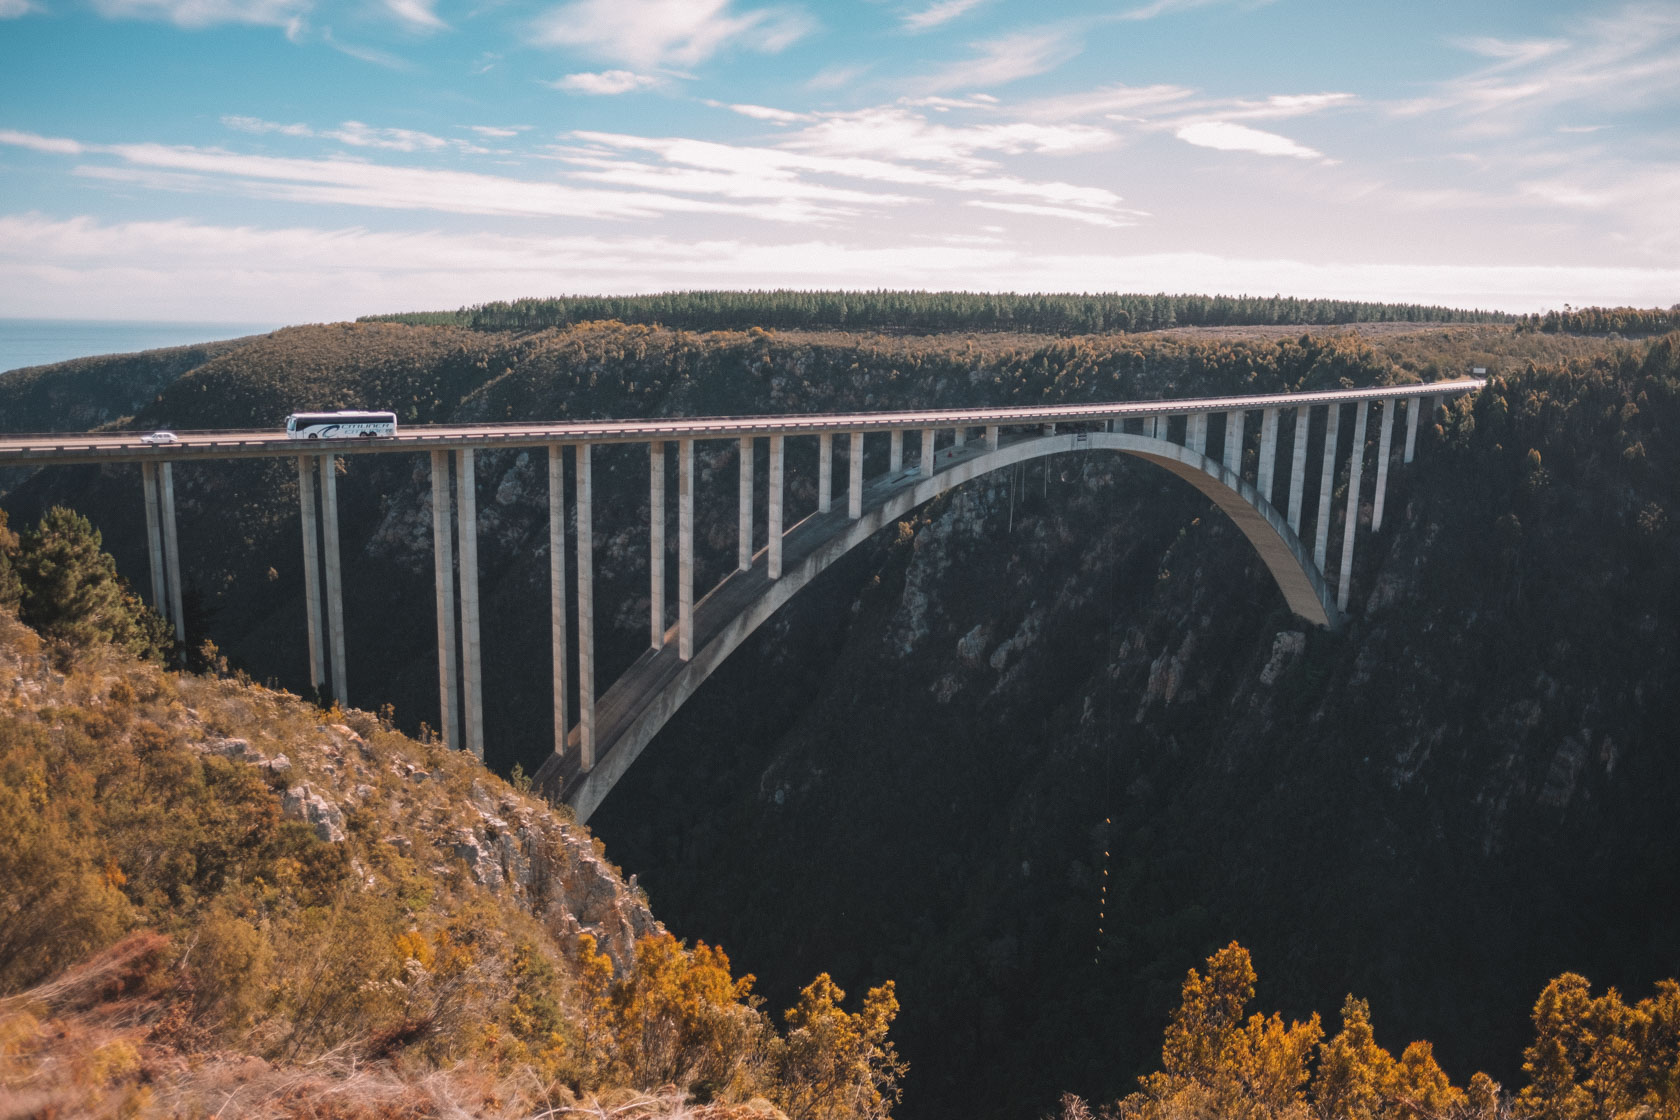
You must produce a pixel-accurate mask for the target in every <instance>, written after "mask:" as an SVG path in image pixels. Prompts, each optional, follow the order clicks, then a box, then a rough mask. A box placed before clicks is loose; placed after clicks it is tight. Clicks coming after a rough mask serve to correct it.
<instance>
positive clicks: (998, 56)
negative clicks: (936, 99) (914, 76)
mask: <svg viewBox="0 0 1680 1120" xmlns="http://www.w3.org/2000/svg"><path fill="white" fill-rule="evenodd" d="M969 45H970V46H971V47H973V48H974V50H975V52H976V53H975V55H974V57H973V58H966V59H963V60H961V61H959V62H953V63H950V64H948V65H945V66H941V67H939V68H937V69H935V70H934V71H933V72H932V73H930V74H928V75H927V76H926V77H925V78H923V79H921V80H920V81H919V82H917V83H916V85H917V86H919V87H920V88H921V89H922V90H924V91H926V92H930V93H936V92H939V91H941V90H948V89H980V88H982V87H985V86H1001V85H1006V84H1008V83H1010V82H1013V81H1017V80H1019V79H1021V78H1030V77H1032V76H1033V75H1034V74H1042V73H1044V72H1045V71H1047V70H1054V69H1055V68H1056V67H1058V66H1060V65H1061V64H1062V63H1064V62H1066V61H1067V60H1068V59H1070V58H1072V57H1073V56H1074V55H1076V54H1078V53H1079V42H1078V40H1077V39H1076V38H1074V37H1073V36H1070V35H1067V34H1065V33H1063V32H1059V31H1023V32H1020V33H1018V34H1014V35H1005V36H1003V37H1002V38H999V39H989V40H987V41H985V42H980V43H971V44H969Z"/></svg>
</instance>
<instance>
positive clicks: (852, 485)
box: [846, 432, 863, 521]
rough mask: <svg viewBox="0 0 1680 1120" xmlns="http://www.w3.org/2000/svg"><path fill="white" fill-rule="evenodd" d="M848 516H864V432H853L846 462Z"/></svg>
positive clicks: (853, 517) (854, 519)
mask: <svg viewBox="0 0 1680 1120" xmlns="http://www.w3.org/2000/svg"><path fill="white" fill-rule="evenodd" d="M846 466H847V467H848V468H849V470H848V474H849V476H850V477H849V478H848V479H847V482H846V516H847V517H849V518H851V519H852V520H853V521H856V520H857V519H858V518H860V517H862V516H863V433H862V432H853V433H852V448H851V455H850V457H849V458H848V460H847V462H846Z"/></svg>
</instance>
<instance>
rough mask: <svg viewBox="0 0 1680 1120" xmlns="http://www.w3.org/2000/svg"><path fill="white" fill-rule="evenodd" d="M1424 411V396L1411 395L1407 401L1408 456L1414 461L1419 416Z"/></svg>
mask: <svg viewBox="0 0 1680 1120" xmlns="http://www.w3.org/2000/svg"><path fill="white" fill-rule="evenodd" d="M1422 412H1423V398H1422V397H1410V398H1408V399H1407V401H1406V458H1405V461H1406V462H1408V463H1410V462H1411V461H1412V454H1413V452H1415V451H1416V450H1417V430H1418V416H1419V415H1420V414H1421V413H1422Z"/></svg>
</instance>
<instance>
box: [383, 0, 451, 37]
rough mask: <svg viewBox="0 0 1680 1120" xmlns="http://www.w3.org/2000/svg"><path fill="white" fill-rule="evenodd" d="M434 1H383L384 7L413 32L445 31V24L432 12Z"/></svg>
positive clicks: (446, 26)
mask: <svg viewBox="0 0 1680 1120" xmlns="http://www.w3.org/2000/svg"><path fill="white" fill-rule="evenodd" d="M434 3H435V0H385V7H386V9H387V10H388V11H390V13H391V14H392V15H394V16H396V17H397V18H398V19H399V20H401V21H402V22H403V23H405V24H407V25H408V26H409V27H410V28H412V29H413V30H415V31H446V30H448V28H449V25H448V24H447V23H444V22H443V20H441V19H439V18H438V14H437V12H435V11H433V10H432V8H433V4H434Z"/></svg>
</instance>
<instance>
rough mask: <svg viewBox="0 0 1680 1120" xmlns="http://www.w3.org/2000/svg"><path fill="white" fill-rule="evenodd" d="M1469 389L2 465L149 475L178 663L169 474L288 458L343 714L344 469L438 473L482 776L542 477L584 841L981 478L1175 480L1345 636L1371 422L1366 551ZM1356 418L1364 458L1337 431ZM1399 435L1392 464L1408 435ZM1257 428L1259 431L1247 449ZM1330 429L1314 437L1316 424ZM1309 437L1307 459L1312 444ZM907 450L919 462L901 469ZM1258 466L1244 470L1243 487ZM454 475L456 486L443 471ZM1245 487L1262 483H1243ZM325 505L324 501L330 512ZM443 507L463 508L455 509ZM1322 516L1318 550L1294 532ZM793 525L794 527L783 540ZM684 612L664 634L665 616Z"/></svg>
mask: <svg viewBox="0 0 1680 1120" xmlns="http://www.w3.org/2000/svg"><path fill="white" fill-rule="evenodd" d="M1484 383H1485V382H1484V381H1482V380H1480V379H1473V378H1470V379H1461V380H1454V381H1437V382H1428V383H1422V384H1411V385H1395V386H1383V387H1377V388H1363V389H1340V390H1331V391H1326V392H1312V393H1285V394H1273V395H1266V396H1245V397H1219V398H1202V399H1193V400H1172V401H1164V400H1155V401H1133V402H1126V403H1108V404H1077V405H1051V406H1045V407H1031V408H990V409H987V408H982V409H957V410H940V411H903V412H863V413H849V414H809V415H795V416H755V417H709V418H694V419H649V420H600V421H584V422H577V423H564V424H499V425H469V426H441V425H433V426H421V427H408V428H404V429H403V430H402V431H401V432H400V433H399V434H398V435H397V436H395V437H391V438H382V439H377V440H332V441H326V442H323V443H303V442H300V441H298V440H295V439H288V438H286V436H285V434H284V433H283V432H279V431H276V430H263V431H214V432H209V431H206V432H179V433H175V436H174V440H173V441H172V442H165V443H151V442H146V441H145V440H144V439H142V437H141V434H140V433H134V432H101V433H78V434H73V435H51V436H11V437H4V438H0V467H6V466H51V465H56V464H78V463H138V464H139V466H140V474H141V484H142V485H141V490H142V500H143V502H144V504H145V512H146V529H147V543H148V554H149V560H150V568H149V571H150V576H151V601H152V603H153V604H154V605H155V606H156V607H157V609H158V610H159V612H160V613H162V614H163V615H164V616H165V617H166V618H169V619H170V620H171V621H172V623H173V625H174V628H175V633H176V636H177V638H179V639H180V640H182V641H185V637H186V634H185V627H184V623H183V617H182V602H181V568H182V565H181V557H180V550H179V547H178V545H177V541H176V528H175V526H176V517H175V497H174V481H173V473H172V464H174V463H176V462H191V461H201V460H215V459H238V458H273V457H289V458H295V459H296V460H297V466H298V483H299V485H298V493H299V505H300V513H301V521H302V534H301V536H302V541H303V555H304V598H305V607H306V615H307V620H306V624H307V628H308V637H309V673H310V677H309V679H310V681H311V682H312V683H313V684H314V685H315V687H316V688H317V689H318V690H320V691H322V692H323V693H325V692H326V691H327V689H328V687H329V684H330V690H331V695H333V696H335V697H338V698H340V699H344V698H346V697H347V696H348V686H347V677H348V669H347V666H346V665H345V656H344V614H343V596H342V590H341V571H342V561H341V550H340V546H339V525H338V497H337V481H336V467H335V463H334V460H335V459H336V457H338V456H341V455H366V454H393V453H424V454H427V455H429V457H430V466H431V498H432V504H431V515H432V543H433V558H434V563H433V567H434V577H435V578H434V592H435V596H434V597H435V607H436V613H437V638H438V657H437V665H438V698H439V711H440V724H441V732H442V736H443V739H444V742H445V743H446V744H447V745H448V746H451V747H465V748H466V749H468V750H470V751H472V752H473V753H474V754H475V755H477V756H478V757H480V758H482V757H483V756H484V730H483V722H484V721H483V694H482V681H483V674H482V668H481V661H480V650H481V636H480V633H479V601H478V599H479V596H478V540H477V531H476V527H477V524H478V516H477V505H476V503H477V485H476V479H475V476H474V462H475V455H476V453H477V452H478V451H481V450H494V449H500V448H526V449H530V448H538V449H546V451H547V456H548V482H549V485H548V514H549V517H548V522H549V540H548V544H549V549H548V551H549V610H550V617H549V624H550V630H551V636H552V641H551V647H552V671H553V728H554V749H553V752H552V753H551V754H550V756H549V757H548V759H547V760H546V761H545V762H544V763H543V765H542V766H541V767H540V769H539V770H538V771H537V774H536V775H535V781H536V784H537V786H538V788H540V789H541V790H542V791H543V792H544V793H545V794H546V795H547V796H549V797H550V798H551V799H554V800H557V801H564V802H565V803H567V804H569V805H571V806H572V807H573V809H574V810H575V812H576V814H577V817H578V819H579V820H587V819H588V817H589V815H590V814H591V813H592V812H593V811H594V810H595V808H596V806H598V805H599V804H600V803H601V800H602V799H603V798H604V797H605V796H606V795H607V793H608V792H609V791H610V790H611V789H612V787H613V785H614V784H615V783H616V782H617V781H618V779H619V778H620V777H621V776H622V775H623V774H624V772H625V771H626V770H627V769H628V768H629V767H630V765H631V763H633V762H634V761H635V760H636V758H637V756H638V755H640V753H641V752H642V750H643V749H644V748H645V747H646V746H647V744H648V743H649V742H650V741H651V740H652V739H653V737H654V735H655V734H656V733H657V732H658V731H659V729H660V728H661V727H663V726H664V725H665V723H666V721H668V720H669V719H670V718H671V716H672V714H673V713H675V712H676V710H677V709H678V708H679V707H681V706H682V704H683V703H684V702H685V701H686V700H687V699H688V698H689V697H690V696H692V695H693V694H694V692H695V690H696V689H698V688H699V687H700V685H701V684H702V683H703V682H704V681H705V680H706V679H707V678H708V677H709V676H710V675H711V674H712V673H713V672H714V671H715V670H716V669H717V667H718V666H719V665H720V664H722V662H723V661H724V659H725V658H727V657H728V656H729V654H730V653H732V652H733V651H734V650H735V649H736V648H737V647H738V646H739V645H740V644H741V643H742V642H743V641H744V640H746V638H747V637H748V636H749V635H750V634H751V633H752V632H753V631H754V630H755V629H757V628H758V627H759V626H760V625H761V624H762V623H763V622H764V621H765V620H767V619H768V618H770V616H771V615H773V614H774V613H775V612H776V610H777V609H778V608H779V607H780V606H781V605H782V604H783V603H785V602H787V601H788V600H789V599H790V598H792V597H793V595H794V594H796V593H797V592H798V591H799V590H800V589H801V588H803V587H804V586H806V585H807V584H809V583H810V582H811V581H812V580H813V579H815V578H816V577H817V575H819V574H820V573H821V572H822V571H823V570H824V569H826V568H827V567H828V566H829V565H831V564H833V563H834V562H835V561H836V560H838V559H840V558H841V557H842V556H844V555H845V554H846V553H847V552H849V551H851V550H852V549H853V548H855V547H857V546H858V545H860V544H862V543H863V542H864V541H866V540H868V539H869V537H870V536H872V535H873V534H874V533H875V532H876V531H877V530H879V529H881V528H882V527H884V526H886V525H890V524H892V523H893V522H894V521H896V520H898V519H899V518H902V517H904V516H906V515H907V514H909V513H910V512H911V511H912V510H914V509H915V508H916V507H918V506H920V505H923V504H925V503H926V502H929V501H932V500H933V499H934V498H937V497H938V496H939V495H941V494H943V493H945V492H946V491H948V490H950V489H952V488H953V487H956V486H960V485H961V484H963V483H965V482H968V481H970V480H972V479H975V478H979V477H981V476H983V475H986V474H989V473H991V472H993V471H997V470H1002V469H1005V468H1008V467H1012V466H1014V465H1016V464H1019V463H1024V462H1028V461H1030V460H1033V459H1041V458H1044V457H1046V456H1049V455H1056V454H1063V453H1070V452H1090V451H1111V452H1116V453H1119V454H1123V455H1129V456H1132V457H1135V458H1138V459H1142V460H1144V461H1146V462H1149V463H1153V464H1155V465H1156V466H1159V467H1162V468H1163V469H1165V470H1167V471H1168V472H1170V473H1172V474H1174V475H1176V476H1177V477H1179V478H1181V479H1183V480H1184V481H1186V482H1188V483H1189V484H1190V485H1192V486H1194V487H1195V488H1196V489H1197V490H1199V491H1200V492H1201V493H1203V494H1205V495H1206V496H1207V497H1208V498H1210V499H1211V500H1212V501H1213V502H1214V504H1215V505H1217V506H1218V507H1219V508H1220V509H1221V510H1222V511H1223V512H1224V513H1225V514H1226V515H1227V516H1228V517H1230V518H1231V520H1232V521H1233V522H1234V523H1235V524H1236V526H1237V528H1238V529H1239V530H1241V532H1242V534H1243V535H1244V537H1246V538H1247V540H1248V541H1249V543H1250V544H1251V545H1252V546H1253V547H1254V549H1255V552H1256V553H1257V554H1258V556H1259V557H1260V560H1261V562H1262V563H1263V564H1264V565H1265V566H1266V570H1267V571H1268V572H1269V573H1270V575H1271V577H1272V579H1273V580H1274V581H1275V582H1276V584H1277V586H1278V589H1279V590H1280V591H1281V592H1282V594H1283V597H1284V601H1285V602H1286V603H1287V604H1288V606H1289V608H1290V610H1292V611H1293V612H1294V613H1295V614H1296V615H1298V616H1300V617H1301V618H1303V619H1305V620H1306V621H1308V622H1310V623H1313V624H1315V625H1318V626H1323V627H1329V628H1335V627H1337V626H1339V625H1340V624H1341V623H1342V621H1343V619H1344V617H1345V613H1346V611H1347V609H1348V601H1349V594H1350V590H1351V584H1352V576H1353V557H1354V545H1355V541H1356V536H1357V532H1358V528H1359V521H1360V517H1359V511H1360V508H1361V502H1362V495H1363V493H1364V486H1365V479H1364V474H1365V463H1366V459H1367V457H1368V445H1369V443H1370V420H1371V416H1372V413H1373V412H1380V419H1379V420H1378V425H1379V428H1378V431H1379V434H1378V436H1377V439H1376V443H1377V447H1376V455H1375V459H1374V465H1375V479H1374V483H1373V485H1372V493H1373V500H1372V507H1371V508H1372V513H1371V531H1373V532H1375V531H1377V530H1380V529H1381V528H1382V523H1383V513H1384V509H1383V507H1384V499H1385V497H1386V494H1387V490H1388V474H1389V468H1390V464H1391V462H1392V461H1393V460H1394V459H1395V458H1396V457H1397V456H1398V458H1399V459H1400V461H1401V462H1403V463H1410V462H1411V461H1412V459H1413V456H1414V455H1415V453H1416V447H1417V434H1418V427H1419V422H1420V419H1421V417H1423V415H1424V414H1425V413H1426V411H1427V410H1429V409H1432V408H1433V407H1435V405H1436V404H1437V403H1438V402H1440V401H1441V400H1442V399H1443V398H1447V397H1451V396H1457V395H1460V394H1464V393H1470V392H1474V391H1476V390H1477V389H1480V388H1481V387H1482V385H1483V384H1484ZM1349 410H1351V412H1352V416H1351V422H1352V423H1351V437H1349V436H1346V435H1344V434H1343V433H1345V432H1347V431H1348V426H1347V421H1348V419H1349V418H1348V417H1347V416H1345V415H1344V414H1345V413H1347V412H1348V411H1349ZM1402 411H1403V412H1404V414H1405V419H1406V427H1405V436H1404V447H1403V450H1397V449H1396V447H1395V441H1396V435H1395V429H1396V425H1397V418H1398V416H1399V415H1400V414H1401V412H1402ZM1251 414H1257V416H1258V426H1257V427H1251V426H1250V423H1249V420H1250V415H1251ZM1319 415H1322V420H1318V419H1316V418H1317V417H1318V416H1319ZM1315 437H1316V438H1315ZM791 439H814V440H815V441H816V443H817V450H818V455H817V463H818V467H817V470H818V478H817V502H816V509H815V510H814V511H811V512H809V513H807V514H806V515H805V516H803V517H799V518H798V519H797V520H793V519H791V518H790V517H789V510H788V503H787V501H786V495H787V472H786V454H785V452H786V446H787V441H788V440H791ZM911 439H913V440H914V441H915V443H914V451H915V456H914V458H913V459H910V458H907V446H906V445H907V443H908V442H909V440H911ZM713 440H722V441H730V442H732V443H734V444H736V446H737V449H738V456H737V458H738V464H739V471H738V496H739V507H738V509H739V514H738V525H737V529H736V535H737V540H738V548H737V565H736V570H735V571H733V572H731V573H730V574H729V575H728V576H726V577H725V578H724V579H723V580H722V581H721V582H720V583H719V584H718V585H717V586H716V587H713V588H712V589H710V590H709V591H706V592H705V593H704V594H702V595H701V596H700V597H699V598H696V595H695V590H696V589H695V585H694V571H695V566H694V534H695V520H694V499H695V486H696V481H697V480H696V475H695V467H694V449H695V444H696V443H697V442H703V441H713ZM759 440H765V441H767V443H768V452H769V455H768V467H769V469H768V476H769V477H768V479H767V480H766V485H765V496H766V499H767V501H766V509H767V512H768V518H767V520H768V524H767V525H766V526H765V528H764V532H763V534H762V538H763V541H764V544H763V546H762V547H758V546H757V541H758V539H759V536H758V535H756V534H755V529H754V525H753V511H754V504H755V497H756V495H757V494H758V493H759V490H758V482H757V480H756V479H755V477H754V474H755V471H754V461H755V458H756V448H757V441H759ZM837 440H838V441H840V442H841V447H842V449H843V450H844V452H845V455H844V464H845V467H846V472H847V478H846V480H845V482H846V485H845V488H844V490H843V491H842V494H843V496H844V499H845V501H844V505H843V506H842V505H841V504H840V503H839V502H837V501H836V500H835V497H836V487H835V482H836V479H835V469H834V468H835V464H836V460H837V458H838V456H837V449H836V447H835V443H836V441H837ZM881 440H885V441H886V443H887V467H886V470H885V471H884V472H882V473H880V474H877V475H875V476H873V477H870V478H865V477H864V461H865V460H864V453H865V450H866V448H867V447H868V446H869V445H870V444H871V443H874V444H875V445H876V448H877V454H878V452H879V441H881ZM600 444H641V445H645V446H646V447H647V448H648V461H649V470H648V480H649V481H648V486H649V510H650V516H649V523H648V547H649V604H650V606H649V619H648V648H647V649H646V650H645V651H644V652H643V653H642V654H641V656H640V657H638V658H637V659H636V661H635V662H634V663H633V664H632V665H631V666H630V668H629V669H627V670H626V671H625V672H624V673H623V674H622V675H621V676H620V677H619V678H618V679H617V680H616V681H614V682H613V683H612V684H611V686H610V687H608V688H607V689H606V690H605V691H604V692H600V693H598V692H597V688H596V680H595V632H594V617H595V596H594V562H595V561H594V543H593V513H592V507H593V502H594V495H593V489H594V488H593V481H592V472H591V462H592V451H593V448H594V447H595V446H596V445H600ZM1314 444H1316V454H1317V456H1318V458H1319V461H1320V469H1319V478H1318V487H1317V491H1318V492H1317V495H1316V500H1315V501H1312V502H1311V503H1310V506H1309V499H1310V498H1312V497H1313V496H1312V495H1309V494H1307V493H1306V492H1305V483H1306V480H1307V477H1308V473H1309V471H1308V465H1309V456H1310V455H1311V454H1313V451H1314V448H1313V445H1314ZM567 448H570V449H571V451H570V457H571V459H572V465H573V478H574V487H575V499H574V502H575V509H576V530H575V536H576V540H575V558H576V559H575V571H574V572H571V573H568V571H567V562H566V557H567V553H568V551H569V550H568V547H567V541H566V518H565V515H564V499H565V460H566V458H567ZM673 450H674V452H675V456H676V477H677V487H676V489H677V493H676V507H677V517H676V521H677V534H676V536H677V541H676V549H675V562H676V569H677V579H676V597H675V598H676V603H675V611H674V612H673V611H672V610H671V604H669V603H668V602H667V596H666V593H667V590H668V584H669V581H668V579H667V574H666V568H665V565H666V562H667V560H668V559H669V558H670V552H671V549H670V548H669V547H668V542H667V529H668V528H669V521H670V505H671V503H670V501H669V499H668V496H667V494H666V476H667V462H668V456H669V455H670V454H671V453H672V451H673ZM1250 452H1252V459H1253V468H1252V472H1250V471H1249V470H1248V468H1247V463H1248V459H1249V453H1250ZM1344 455H1345V456H1346V462H1347V496H1346V501H1345V505H1344V517H1343V524H1342V539H1341V548H1340V552H1339V555H1338V556H1337V560H1338V570H1337V572H1336V575H1335V578H1334V580H1332V579H1331V578H1330V571H1329V565H1330V559H1331V550H1330V544H1331V539H1330V530H1331V525H1332V522H1333V521H1334V512H1335V511H1334V509H1333V508H1332V507H1333V502H1332V498H1333V495H1334V492H1335V482H1336V479H1337V477H1338V473H1339V469H1340V464H1341V462H1342V457H1343V456H1344ZM451 467H453V472H452V471H451ZM1250 473H1252V478H1250V477H1249V475H1250ZM317 491H319V501H317ZM452 499H453V500H452ZM1309 517H1310V526H1311V542H1310V546H1309V543H1308V540H1307V539H1306V535H1305V534H1304V532H1303V529H1302V525H1303V523H1304V522H1306V521H1307V519H1308V518H1309ZM790 520H791V521H792V523H791V524H789V522H790ZM574 593H575V595H576V602H577V619H578V625H577V633H576V635H575V645H576V666H575V668H576V674H577V686H578V687H577V694H578V698H579V699H578V711H577V713H576V720H575V722H574V720H573V718H572V713H571V712H569V711H568V692H569V685H570V681H571V673H572V668H573V666H572V656H571V650H572V646H573V644H574V636H573V635H570V634H568V632H567V631H568V619H567V613H568V612H567V609H566V605H567V598H568V596H569V595H571V594H574ZM673 613H674V617H673Z"/></svg>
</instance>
